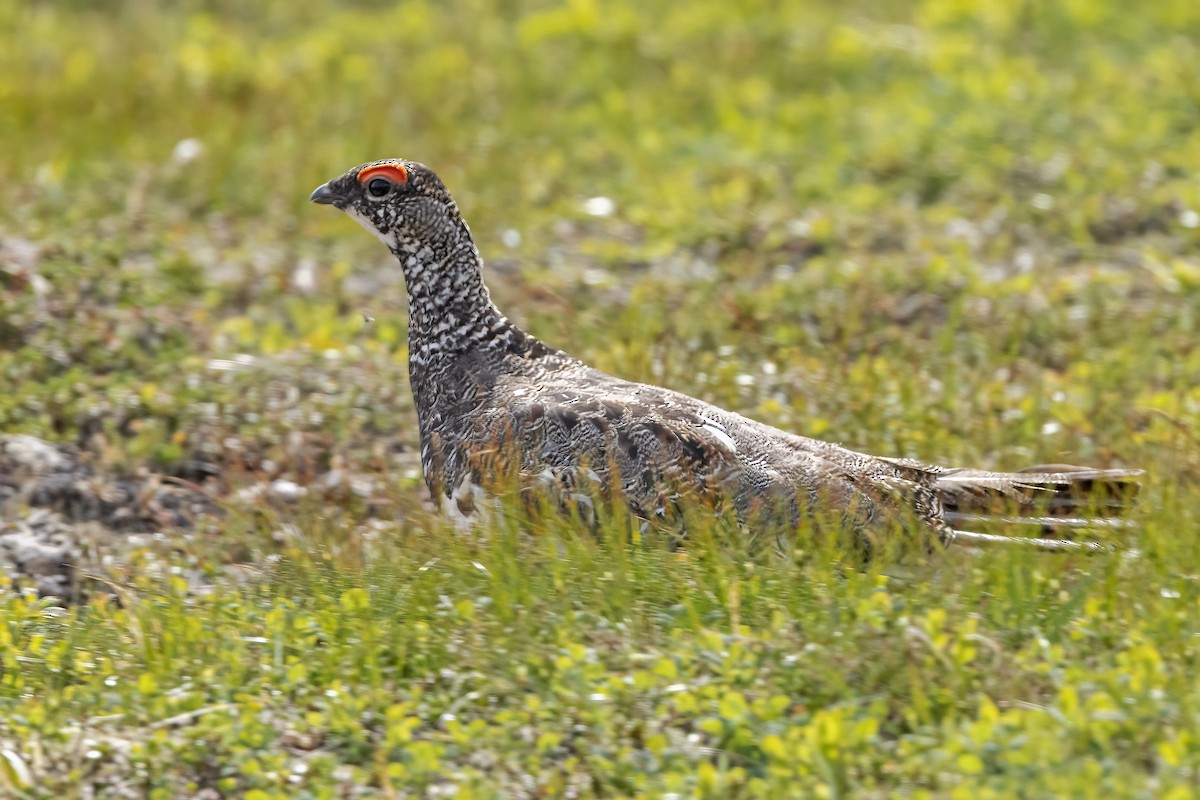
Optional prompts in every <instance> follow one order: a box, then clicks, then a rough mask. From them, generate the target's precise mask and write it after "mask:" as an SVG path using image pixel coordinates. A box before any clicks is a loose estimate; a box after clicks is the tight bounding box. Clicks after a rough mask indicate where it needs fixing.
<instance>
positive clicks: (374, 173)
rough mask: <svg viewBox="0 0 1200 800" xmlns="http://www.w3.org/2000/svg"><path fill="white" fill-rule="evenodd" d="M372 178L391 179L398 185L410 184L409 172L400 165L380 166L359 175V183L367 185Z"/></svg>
mask: <svg viewBox="0 0 1200 800" xmlns="http://www.w3.org/2000/svg"><path fill="white" fill-rule="evenodd" d="M371 178H390V179H391V180H393V181H395V182H396V183H408V170H406V169H405V168H404V167H402V166H400V165H399V164H380V165H379V166H376V167H367V168H366V169H364V170H363V171H362V172H360V173H358V182H359V183H366V182H367V181H369V180H370V179H371Z"/></svg>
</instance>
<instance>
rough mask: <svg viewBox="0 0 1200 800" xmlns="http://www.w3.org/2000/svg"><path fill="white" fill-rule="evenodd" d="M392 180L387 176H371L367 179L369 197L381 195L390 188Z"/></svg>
mask: <svg viewBox="0 0 1200 800" xmlns="http://www.w3.org/2000/svg"><path fill="white" fill-rule="evenodd" d="M392 186H393V184H392V182H391V181H389V180H388V179H387V178H371V180H369V181H367V194H369V195H371V197H383V196H384V195H386V194H387V193H388V192H390V191H391V190H392Z"/></svg>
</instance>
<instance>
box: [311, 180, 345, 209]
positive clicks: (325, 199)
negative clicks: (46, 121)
mask: <svg viewBox="0 0 1200 800" xmlns="http://www.w3.org/2000/svg"><path fill="white" fill-rule="evenodd" d="M308 199H309V200H310V201H311V202H313V203H320V204H321V205H323V206H331V205H333V204H334V202H335V201H336V200H337V199H338V196H337V194H335V193H334V191H333V189H330V188H329V184H328V183H322V184H321V185H320V186H318V187H317V188H316V189H313V193H312V194H310V195H309V196H308Z"/></svg>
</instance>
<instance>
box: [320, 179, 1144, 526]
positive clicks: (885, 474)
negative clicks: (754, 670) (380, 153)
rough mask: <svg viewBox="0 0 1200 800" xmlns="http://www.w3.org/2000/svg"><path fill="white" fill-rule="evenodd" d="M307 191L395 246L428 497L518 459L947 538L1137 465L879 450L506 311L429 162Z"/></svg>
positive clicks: (491, 480) (625, 487)
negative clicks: (535, 328)
mask: <svg viewBox="0 0 1200 800" xmlns="http://www.w3.org/2000/svg"><path fill="white" fill-rule="evenodd" d="M376 194H378V196H375V195H376ZM312 199H313V200H314V201H315V202H320V203H325V204H330V205H334V206H336V207H338V208H340V209H342V210H343V211H346V212H347V213H348V214H350V216H351V217H353V218H354V219H355V220H357V221H358V222H359V223H360V224H361V225H362V226H363V227H364V228H366V229H367V230H368V231H370V232H371V233H373V234H374V235H375V236H377V237H378V238H379V239H380V240H381V241H383V242H384V244H385V245H387V247H388V248H389V249H390V250H391V251H392V253H393V254H394V255H395V256H396V258H397V259H398V260H399V261H400V264H401V266H402V268H403V270H404V277H405V283H406V286H407V291H408V307H409V369H410V375H411V381H412V390H413V394H414V398H415V401H416V407H417V414H418V419H419V425H420V437H421V462H422V465H423V468H424V473H425V480H426V482H427V483H428V485H429V488H430V490H431V491H432V493H433V495H434V497H435V498H444V499H452V500H453V501H454V503H455V504H457V505H458V506H460V508H461V510H462V511H468V512H469V511H470V510H471V504H472V493H470V492H467V491H465V488H466V487H470V486H483V487H489V486H495V485H497V484H498V483H499V482H500V481H501V480H507V479H508V478H509V477H511V476H512V475H514V474H516V475H518V476H520V478H521V479H522V480H524V481H525V482H527V483H542V484H549V485H552V486H555V487H559V488H562V489H566V490H568V491H570V490H571V488H572V487H574V486H575V485H576V484H577V483H578V482H579V481H581V480H590V481H594V482H595V483H596V484H597V485H599V486H601V487H613V488H617V487H619V489H620V493H621V495H622V496H623V497H624V499H625V500H626V502H627V503H628V504H629V506H630V507H631V508H632V509H633V511H634V512H635V513H637V514H640V515H643V516H645V517H648V518H651V517H656V516H657V517H665V516H670V515H672V514H673V513H674V511H675V510H676V506H677V505H678V504H680V503H687V502H690V500H691V499H692V498H702V499H703V500H704V501H707V502H708V503H710V504H712V505H713V506H715V507H718V508H720V507H725V508H731V509H733V510H734V511H735V512H736V514H737V516H738V518H739V519H740V520H742V521H744V522H749V521H751V520H753V519H756V518H757V517H756V515H758V514H767V515H770V516H771V518H773V519H775V520H782V521H783V522H784V523H785V525H792V526H795V525H797V524H799V523H800V522H801V521H802V520H804V519H808V518H816V517H821V518H823V519H834V520H835V521H836V522H837V523H838V524H839V525H841V526H843V527H845V528H848V529H851V530H854V531H857V532H863V533H875V532H886V531H894V530H897V529H907V530H910V531H912V530H913V529H914V528H917V529H920V530H918V531H917V532H918V533H923V534H926V535H929V536H930V538H933V539H937V540H940V541H942V542H944V543H945V542H951V541H955V540H960V541H961V540H964V539H971V540H973V541H984V540H986V537H983V536H980V535H975V534H967V533H964V532H961V531H956V530H955V529H954V528H953V527H952V522H953V521H954V520H955V519H957V518H963V519H967V518H970V515H971V513H972V512H973V511H975V510H979V509H985V510H986V509H988V508H991V507H993V505H994V504H993V503H992V502H991V501H993V500H995V499H996V498H1008V499H1016V500H1017V501H1018V502H1017V505H1019V506H1020V505H1023V506H1026V507H1028V506H1030V502H1029V501H1030V499H1031V497H1033V496H1034V495H1041V490H1049V494H1050V495H1052V496H1055V497H1061V498H1063V499H1064V500H1063V501H1064V502H1066V498H1069V497H1070V496H1072V495H1073V494H1075V491H1074V490H1075V489H1077V488H1083V489H1088V490H1091V489H1100V488H1103V489H1104V493H1105V494H1106V496H1109V497H1112V496H1117V495H1119V494H1120V493H1119V492H1118V491H1116V490H1115V489H1114V487H1118V488H1120V487H1121V486H1123V485H1124V483H1125V482H1126V481H1128V480H1129V479H1131V478H1133V477H1135V476H1136V475H1137V474H1138V473H1137V472H1136V471H1132V470H1107V471H1106V470H1076V469H1075V468H1062V469H1058V468H1054V469H1050V470H1044V471H1037V472H1028V473H1019V474H1004V473H991V472H983V471H976V470H953V469H944V468H941V467H936V466H929V465H925V464H920V463H917V462H914V461H910V460H905V459H892V458H881V457H877V456H871V455H866V454H864V453H858V452H854V451H852V450H848V449H846V448H844V447H841V446H839V445H836V444H832V443H829V442H824V441H819V440H816V439H809V438H805V437H802V436H797V435H794V434H791V433H788V432H786V431H782V430H779V429H777V428H773V427H771V426H769V425H765V424H763V423H761V422H756V421H755V420H752V419H748V418H746V417H743V416H741V415H739V414H735V413H732V412H729V411H725V410H723V409H721V408H717V407H715V406H713V405H710V404H708V403H705V402H702V401H700V400H697V399H695V398H693V397H689V396H687V395H684V394H681V393H679V392H674V391H670V390H668V389H663V388H660V387H657V386H650V385H646V384H639V383H633V382H631V381H625V380H621V379H620V378H616V377H613V376H610V375H606V374H604V373H602V372H600V371H598V370H596V369H593V368H591V367H589V366H588V365H587V364H585V363H583V362H582V361H579V360H578V359H576V358H573V357H571V356H569V355H567V354H566V353H563V352H562V351H560V350H557V349H555V348H553V347H550V346H549V345H547V344H544V343H543V342H541V341H539V340H538V339H536V338H534V337H533V336H531V335H529V334H527V333H525V332H524V331H522V330H520V329H519V328H517V327H516V326H515V325H513V324H512V323H511V322H510V321H509V320H508V319H507V318H506V317H505V316H504V315H503V314H502V313H500V311H499V309H497V308H496V306H495V304H494V303H492V301H491V298H490V297H489V296H488V291H487V288H486V287H485V286H484V283H483V275H482V267H483V262H482V259H481V258H480V255H479V251H478V249H477V248H476V247H475V243H474V240H473V239H472V237H471V232H470V229H469V228H468V227H467V224H466V222H465V221H464V220H463V219H462V216H461V214H460V213H459V210H458V207H457V206H456V205H455V203H454V200H453V199H452V198H451V197H450V194H449V193H448V192H447V191H446V188H445V186H444V185H443V184H442V182H441V180H440V179H439V178H438V177H437V176H436V175H435V174H434V173H433V172H432V171H431V170H430V169H428V168H427V167H425V166H423V165H421V164H417V163H414V162H410V161H400V160H388V161H378V162H373V163H370V164H364V165H362V166H360V167H355V168H354V169H352V170H350V171H349V172H347V173H345V174H344V175H342V176H340V177H338V178H335V179H333V180H331V181H329V182H328V183H326V184H323V185H322V186H320V187H318V189H317V190H316V191H315V192H313V195H312ZM1051 505H1053V504H1051ZM1074 522H1075V523H1079V524H1082V523H1083V522H1086V521H1085V520H1075V521H1074ZM1019 541H1025V542H1030V543H1037V544H1038V545H1040V546H1047V547H1058V546H1063V547H1066V546H1070V545H1071V544H1072V543H1066V542H1058V541H1057V540H1047V539H1037V538H1030V539H1020V540H1019Z"/></svg>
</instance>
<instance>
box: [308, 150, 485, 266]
mask: <svg viewBox="0 0 1200 800" xmlns="http://www.w3.org/2000/svg"><path fill="white" fill-rule="evenodd" d="M309 199H310V200H311V201H312V202H314V203H322V204H325V205H332V206H336V207H338V208H340V209H341V210H342V211H345V212H346V213H347V214H349V215H350V216H351V217H353V218H354V219H355V220H356V221H357V222H358V223H359V224H360V225H362V226H363V227H364V228H366V229H367V230H368V231H370V232H371V233H373V234H375V235H376V236H377V237H379V239H380V240H381V241H382V242H383V243H384V244H386V245H387V246H388V247H389V248H390V249H391V250H392V252H394V253H397V254H399V253H401V252H403V251H405V250H410V251H415V250H416V249H419V248H420V246H421V245H423V244H432V243H434V242H435V241H436V240H438V239H448V238H451V237H452V236H453V235H454V234H455V233H456V232H458V231H461V230H465V226H464V225H463V222H462V216H461V215H460V214H459V211H458V206H457V205H455V203H454V200H453V198H451V197H450V193H449V192H447V191H446V187H445V185H444V184H443V183H442V181H441V179H440V178H439V177H438V176H437V175H436V174H434V172H433V170H431V169H430V168H429V167H427V166H425V165H424V164H418V163H416V162H415V161H402V160H400V159H388V160H387V161H373V162H371V163H370V164H363V165H362V166H359V167H355V168H354V169H352V170H350V171H349V172H347V173H345V174H344V175H341V176H339V177H337V178H334V179H333V180H330V181H328V182H327V183H323V184H321V185H320V186H318V187H317V188H316V189H315V190H314V191H313V193H312V195H311V196H310V197H309Z"/></svg>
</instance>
